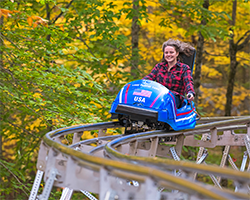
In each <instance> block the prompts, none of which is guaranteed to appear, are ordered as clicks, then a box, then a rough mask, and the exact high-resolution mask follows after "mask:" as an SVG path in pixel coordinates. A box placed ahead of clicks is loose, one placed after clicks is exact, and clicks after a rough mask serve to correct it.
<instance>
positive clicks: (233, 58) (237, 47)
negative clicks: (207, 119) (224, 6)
mask: <svg viewBox="0 0 250 200" xmlns="http://www.w3.org/2000/svg"><path fill="white" fill-rule="evenodd" d="M236 13H237V0H234V1H233V5H232V20H231V23H230V24H231V27H230V29H229V30H230V35H229V36H230V39H229V54H230V72H229V78H228V86H227V93H226V98H227V101H226V106H225V116H230V115H231V108H232V99H233V90H234V84H235V75H236V72H237V70H236V69H237V66H238V65H239V62H237V55H236V54H237V53H238V52H239V51H241V50H242V49H244V47H246V46H247V45H249V41H250V30H248V31H246V32H245V33H244V35H243V36H242V37H240V38H239V39H238V41H237V42H234V40H235V30H234V29H235V25H236Z"/></svg>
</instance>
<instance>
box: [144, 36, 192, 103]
mask: <svg viewBox="0 0 250 200" xmlns="http://www.w3.org/2000/svg"><path fill="white" fill-rule="evenodd" d="M192 49H194V48H193V47H192V46H191V45H189V44H187V43H184V42H180V41H179V40H173V39H169V40H168V41H166V42H164V43H163V45H162V51H163V59H162V62H161V63H158V64H157V65H156V66H155V67H154V68H153V70H152V71H151V73H150V74H148V75H147V76H145V77H144V79H149V80H153V81H156V82H158V83H160V84H162V85H164V86H165V87H167V88H168V89H169V90H171V92H173V94H174V95H175V102H176V107H177V108H179V107H181V104H182V102H183V96H184V95H185V94H187V98H188V99H189V100H190V101H193V100H194V96H195V92H194V84H193V78H192V75H191V70H190V67H189V66H188V65H186V64H184V63H181V62H180V60H181V58H180V56H179V53H180V52H183V53H185V54H186V55H187V56H190V55H191V52H192Z"/></svg>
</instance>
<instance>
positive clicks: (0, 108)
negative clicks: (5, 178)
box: [0, 16, 3, 181]
mask: <svg viewBox="0 0 250 200" xmlns="http://www.w3.org/2000/svg"><path fill="white" fill-rule="evenodd" d="M2 27H3V16H2V17H0V35H2ZM1 38H3V37H0V47H2V46H3V40H2V39H1ZM2 58H3V51H1V50H0V69H1V68H3V59H2ZM2 113H3V105H2V103H1V102H0V159H2V155H3V148H2V146H3V143H2V142H3V141H2V139H3V138H2V134H3V130H2V129H3V125H2V122H3V120H2V118H1V116H2ZM0 181H1V180H0Z"/></svg>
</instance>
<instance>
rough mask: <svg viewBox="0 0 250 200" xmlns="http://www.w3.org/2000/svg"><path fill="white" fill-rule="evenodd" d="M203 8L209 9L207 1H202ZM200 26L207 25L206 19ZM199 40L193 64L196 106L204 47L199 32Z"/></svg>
mask: <svg viewBox="0 0 250 200" xmlns="http://www.w3.org/2000/svg"><path fill="white" fill-rule="evenodd" d="M203 8H205V9H207V10H208V8H209V0H204V3H203ZM201 24H202V25H204V26H205V25H206V24H207V20H206V19H202V20H201ZM198 35H199V39H198V42H197V55H196V62H195V65H196V67H195V74H194V89H195V94H196V96H195V105H196V106H198V103H199V102H198V99H199V96H200V85H201V83H200V79H201V66H202V56H203V47H204V36H203V35H202V34H201V31H200V32H199V33H198Z"/></svg>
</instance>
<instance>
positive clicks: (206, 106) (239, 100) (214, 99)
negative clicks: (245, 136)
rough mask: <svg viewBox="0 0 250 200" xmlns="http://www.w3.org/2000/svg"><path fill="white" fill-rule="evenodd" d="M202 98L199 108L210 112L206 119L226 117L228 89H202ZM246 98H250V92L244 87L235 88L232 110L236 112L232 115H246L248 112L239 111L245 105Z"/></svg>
mask: <svg viewBox="0 0 250 200" xmlns="http://www.w3.org/2000/svg"><path fill="white" fill-rule="evenodd" d="M200 91H201V97H200V102H199V107H202V108H203V110H209V112H207V113H206V117H210V116H218V115H219V116H222V115H224V111H225V105H226V88H222V87H221V88H218V87H217V88H205V87H203V86H201V87H200ZM246 98H250V90H247V89H245V88H244V87H235V88H234V94H233V102H232V110H233V111H235V112H233V113H232V115H244V114H247V112H245V111H242V112H240V111H239V107H240V106H242V105H243V104H244V101H245V99H246Z"/></svg>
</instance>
